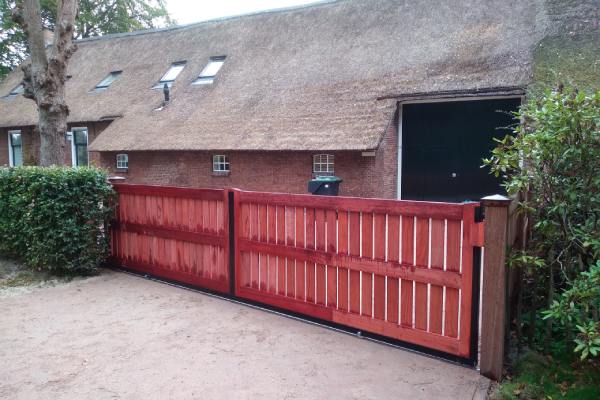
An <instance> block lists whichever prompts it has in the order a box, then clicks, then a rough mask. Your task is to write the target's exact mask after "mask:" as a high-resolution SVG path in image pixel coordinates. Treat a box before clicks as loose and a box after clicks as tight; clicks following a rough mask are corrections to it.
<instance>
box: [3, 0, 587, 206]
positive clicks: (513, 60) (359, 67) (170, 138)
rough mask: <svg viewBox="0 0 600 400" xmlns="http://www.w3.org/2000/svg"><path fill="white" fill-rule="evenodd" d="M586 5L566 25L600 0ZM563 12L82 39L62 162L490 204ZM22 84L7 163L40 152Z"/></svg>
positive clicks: (277, 22) (265, 19)
mask: <svg viewBox="0 0 600 400" xmlns="http://www.w3.org/2000/svg"><path fill="white" fill-rule="evenodd" d="M547 3H548V4H550V3H552V4H553V5H552V7H554V8H550V7H549V6H547ZM576 3H577V2H576ZM579 3H581V4H578V5H576V7H575V6H573V7H574V8H573V9H569V10H565V12H564V15H565V16H568V18H569V20H572V19H574V18H575V19H576V17H577V15H585V14H586V13H587V12H588V11H589V10H588V9H587V8H586V7H588V5H592V6H593V2H585V1H583V0H582V1H580V2H579ZM565 7H567V5H565ZM586 10H588V11H586ZM562 15H563V13H561V12H558V13H557V11H556V6H555V2H546V1H543V0H540V1H533V2H532V1H529V0H519V1H515V2H506V1H501V0H498V1H495V0H494V1H489V0H461V1H456V2H454V1H453V2H442V3H441V4H438V5H436V6H435V7H434V6H432V5H431V4H430V2H428V1H405V0H347V1H331V2H323V3H317V4H315V5H312V6H305V7H298V8H293V9H286V10H280V11H273V12H263V13H257V14H251V15H245V16H240V17H233V18H226V19H220V20H214V21H209V22H203V23H197V24H192V25H188V26H181V27H174V28H167V29H159V30H150V31H140V32H133V33H126V34H115V35H107V36H104V37H98V38H90V39H84V40H80V41H78V50H77V51H76V52H75V54H74V55H73V57H72V60H71V62H70V65H69V73H68V74H69V76H70V78H69V80H68V81H67V102H68V104H69V106H70V109H71V114H70V117H69V130H70V132H68V133H67V134H66V135H65V147H66V150H67V151H66V153H67V156H66V159H65V164H67V165H86V164H88V163H89V164H93V165H97V166H100V167H104V168H107V169H109V170H110V171H111V173H112V174H114V175H119V176H122V177H125V178H126V180H127V182H129V183H146V184H161V185H178V186H196V187H238V188H242V189H250V190H266V191H282V192H296V193H304V192H306V189H307V181H308V180H309V179H311V178H312V177H313V176H315V175H322V174H325V175H327V174H335V175H337V176H340V177H341V178H342V179H343V180H344V181H343V183H342V185H341V194H343V195H350V196H364V197H384V198H412V199H429V200H464V199H468V198H478V197H479V196H481V195H484V194H489V193H492V192H495V191H498V190H499V188H498V182H496V181H495V180H494V179H492V178H491V177H489V176H488V175H487V173H486V171H485V170H482V169H481V168H480V164H481V158H483V157H485V156H487V155H488V153H489V150H490V149H491V147H492V146H493V140H492V139H493V137H498V136H503V135H504V134H506V133H507V132H508V130H506V129H505V130H502V129H498V128H501V127H506V126H507V125H510V124H511V123H513V122H514V121H512V120H511V117H510V116H508V115H507V114H503V113H498V110H501V111H514V110H515V109H516V108H517V107H518V105H519V104H520V102H521V100H522V96H523V94H524V88H526V87H527V85H529V84H530V83H531V82H532V80H533V59H534V52H535V51H536V46H537V45H538V43H539V42H540V41H541V40H543V39H544V38H545V37H547V36H548V35H552V34H555V33H556V32H555V31H553V29H554V30H555V29H557V28H556V27H557V26H560V21H561V18H562ZM565 18H566V17H565ZM20 80H21V73H20V71H15V72H13V73H12V74H10V75H9V76H8V77H7V78H6V79H5V80H4V81H3V82H1V83H0V97H1V99H0V165H18V164H21V163H24V164H35V163H36V160H37V159H39V139H38V138H37V136H36V134H35V132H34V130H33V127H34V126H35V124H36V121H37V112H36V109H35V105H34V103H33V102H32V101H30V100H27V99H25V98H23V96H22V95H21V94H20V91H21V89H22V88H21V86H20ZM165 86H166V87H168V88H169V101H168V102H165V93H164V88H165Z"/></svg>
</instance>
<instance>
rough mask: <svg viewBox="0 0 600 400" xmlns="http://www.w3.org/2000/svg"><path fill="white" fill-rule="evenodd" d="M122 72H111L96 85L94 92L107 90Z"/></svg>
mask: <svg viewBox="0 0 600 400" xmlns="http://www.w3.org/2000/svg"><path fill="white" fill-rule="evenodd" d="M121 72H122V71H113V72H111V73H110V74H108V75H107V76H106V78H104V79H102V80H101V81H100V83H98V84H97V85H96V87H95V88H94V89H95V90H105V89H106V88H108V87H109V86H110V85H111V84H112V83H113V82H114V81H116V80H117V78H118V77H119V75H121Z"/></svg>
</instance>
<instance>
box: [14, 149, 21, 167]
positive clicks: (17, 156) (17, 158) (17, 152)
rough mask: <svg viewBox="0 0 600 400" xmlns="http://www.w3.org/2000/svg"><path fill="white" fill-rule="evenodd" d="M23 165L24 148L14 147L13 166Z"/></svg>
mask: <svg viewBox="0 0 600 400" xmlns="http://www.w3.org/2000/svg"><path fill="white" fill-rule="evenodd" d="M21 165H23V148H22V147H21V146H19V147H13V166H15V167H18V166H21Z"/></svg>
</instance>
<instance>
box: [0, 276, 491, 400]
mask: <svg viewBox="0 0 600 400" xmlns="http://www.w3.org/2000/svg"><path fill="white" fill-rule="evenodd" d="M0 308H1V314H0V398H3V399H15V400H17V399H28V400H31V399H78V400H79V399H95V400H96V399H97V400H101V399H259V398H260V399H411V400H416V399H469V400H471V399H473V398H475V399H480V398H483V397H484V396H485V393H486V390H487V387H488V381H487V380H485V379H484V378H481V377H480V376H479V375H478V373H477V372H476V371H473V370H470V369H468V368H464V367H460V366H457V365H453V364H450V363H447V362H444V361H440V360H435V359H432V358H428V357H424V356H421V355H417V354H413V353H410V352H408V351H404V350H400V349H396V348H393V347H390V346H386V345H382V344H377V343H373V342H370V341H367V340H364V339H360V338H357V337H354V336H350V335H347V334H344V333H339V332H335V331H332V330H329V329H325V328H322V327H318V326H314V325H311V324H308V323H304V322H300V321H296V320H293V319H290V318H286V317H282V316H278V315H275V314H272V313H268V312H264V311H261V310H256V309H253V308H250V307H248V306H245V305H240V304H235V303H232V302H228V301H225V300H221V299H216V298H212V297H209V296H207V295H204V294H201V293H196V292H192V291H188V290H183V289H179V288H175V287H172V286H168V285H165V284H161V283H157V282H152V281H149V280H145V279H142V278H139V277H134V276H130V275H127V274H123V273H118V272H105V273H103V274H102V275H100V276H98V277H94V278H89V279H85V280H77V281H73V282H70V283H64V284H61V285H57V286H54V287H43V288H36V289H33V290H30V291H23V292H22V293H19V294H16V295H15V294H14V293H13V295H11V296H4V297H0Z"/></svg>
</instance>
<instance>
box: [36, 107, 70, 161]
mask: <svg viewBox="0 0 600 400" xmlns="http://www.w3.org/2000/svg"><path fill="white" fill-rule="evenodd" d="M39 113H40V120H39V126H38V133H39V135H40V165H41V166H44V167H48V166H52V165H62V164H64V162H65V135H64V133H65V132H67V115H68V112H67V113H64V112H52V111H47V110H44V109H40V110H39ZM61 133H62V134H61Z"/></svg>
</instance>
